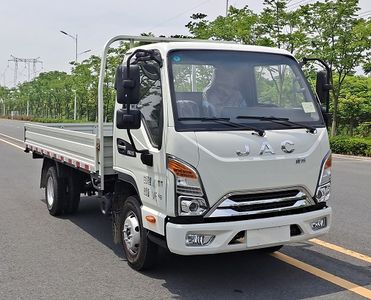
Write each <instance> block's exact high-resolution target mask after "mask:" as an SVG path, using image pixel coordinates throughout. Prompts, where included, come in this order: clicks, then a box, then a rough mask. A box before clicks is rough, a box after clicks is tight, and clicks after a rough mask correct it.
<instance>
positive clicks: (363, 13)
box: [358, 9, 371, 17]
mask: <svg viewBox="0 0 371 300" xmlns="http://www.w3.org/2000/svg"><path fill="white" fill-rule="evenodd" d="M369 14H371V9H369V10H366V11H364V12H361V13H359V14H358V16H359V17H362V16H364V15H366V16H367V15H369Z"/></svg>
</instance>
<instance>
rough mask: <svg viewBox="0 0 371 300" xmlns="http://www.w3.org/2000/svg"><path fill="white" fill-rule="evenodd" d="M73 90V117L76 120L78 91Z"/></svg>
mask: <svg viewBox="0 0 371 300" xmlns="http://www.w3.org/2000/svg"><path fill="white" fill-rule="evenodd" d="M72 91H73V92H74V93H75V99H74V102H73V119H74V120H76V119H77V91H76V90H72Z"/></svg>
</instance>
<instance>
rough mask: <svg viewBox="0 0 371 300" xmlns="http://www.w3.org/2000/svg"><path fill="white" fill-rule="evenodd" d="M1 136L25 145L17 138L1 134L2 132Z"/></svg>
mask: <svg viewBox="0 0 371 300" xmlns="http://www.w3.org/2000/svg"><path fill="white" fill-rule="evenodd" d="M0 135H2V136H5V137H6V138H8V139H12V140H15V141H17V142H21V143H23V141H22V140H20V139H16V138H14V137H12V136H10V135H6V134H4V133H1V132H0Z"/></svg>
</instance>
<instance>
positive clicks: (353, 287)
mask: <svg viewBox="0 0 371 300" xmlns="http://www.w3.org/2000/svg"><path fill="white" fill-rule="evenodd" d="M271 255H272V256H273V257H275V258H277V259H279V260H281V261H283V262H285V263H288V264H290V265H292V266H294V267H296V268H298V269H301V270H303V271H305V272H308V273H310V274H312V275H314V276H317V277H320V278H322V279H324V280H326V281H329V282H331V283H333V284H335V285H337V286H340V287H342V288H344V289H346V290H348V291H350V292H353V293H356V294H358V295H360V296H362V297H365V298H367V299H371V290H369V289H367V288H364V287H362V286H359V285H357V284H355V283H353V282H350V281H348V280H345V279H343V278H340V277H338V276H335V275H333V274H331V273H328V272H326V271H323V270H321V269H318V268H316V267H313V266H311V265H308V264H306V263H304V262H302V261H300V260H297V259H295V258H293V257H290V256H288V255H285V254H283V253H281V252H276V253H272V254H271Z"/></svg>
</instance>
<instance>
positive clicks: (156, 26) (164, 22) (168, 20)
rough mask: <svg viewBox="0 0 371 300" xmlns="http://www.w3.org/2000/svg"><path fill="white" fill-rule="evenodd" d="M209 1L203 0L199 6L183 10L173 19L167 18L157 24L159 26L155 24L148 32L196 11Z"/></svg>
mask: <svg viewBox="0 0 371 300" xmlns="http://www.w3.org/2000/svg"><path fill="white" fill-rule="evenodd" d="M210 1H211V0H205V1H203V2H201V3H199V4H197V5H195V6H193V7H190V8H189V9H187V10H185V11H183V12H181V13H179V14H177V15H175V16H173V17H171V18H169V19H167V20H165V21H163V22H161V23H159V24H157V25H155V26H154V27H152V28H151V29H149V30H148V31H152V30H153V29H156V28H158V27H160V26H162V25H164V24H166V23H168V22H170V21H172V20H175V19H177V18H178V17H180V16H182V15H184V14H185V13H187V12H189V11H191V10H194V9H196V8H199V7H200V6H202V5H204V4H206V3H207V2H210Z"/></svg>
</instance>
